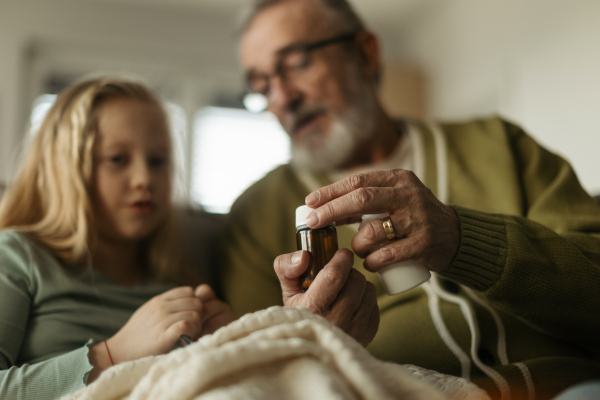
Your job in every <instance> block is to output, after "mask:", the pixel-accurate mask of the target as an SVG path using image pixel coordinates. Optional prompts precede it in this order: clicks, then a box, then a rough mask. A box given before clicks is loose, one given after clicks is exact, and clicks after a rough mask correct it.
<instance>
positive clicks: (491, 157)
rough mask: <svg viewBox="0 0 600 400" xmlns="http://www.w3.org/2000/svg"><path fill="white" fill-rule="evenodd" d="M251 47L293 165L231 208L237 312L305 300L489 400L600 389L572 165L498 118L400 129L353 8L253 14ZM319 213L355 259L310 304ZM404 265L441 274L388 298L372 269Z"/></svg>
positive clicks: (595, 295)
mask: <svg viewBox="0 0 600 400" xmlns="http://www.w3.org/2000/svg"><path fill="white" fill-rule="evenodd" d="M240 51H241V60H242V65H243V67H244V69H245V71H246V78H247V82H248V86H249V89H250V91H251V92H254V93H256V94H259V95H263V96H264V97H265V98H266V100H267V102H266V104H267V106H268V109H269V110H270V111H271V112H273V113H274V114H275V115H276V116H277V118H278V119H279V121H280V122H281V124H282V125H283V127H284V128H285V130H286V131H287V132H288V134H289V135H290V137H291V140H292V162H291V164H290V165H285V166H282V167H279V168H277V169H275V170H274V171H272V172H270V173H269V174H268V175H267V176H265V177H264V178H263V179H262V180H260V181H259V182H257V183H256V184H255V185H253V186H252V187H251V188H249V189H248V190H247V191H246V192H245V193H244V194H243V195H242V196H241V197H240V198H239V199H238V200H237V202H236V203H235V204H234V206H233V208H232V210H231V215H230V220H229V227H228V229H227V236H226V242H227V248H226V250H227V257H228V258H227V264H226V265H225V269H224V289H225V293H226V297H227V300H228V301H229V302H230V303H231V305H232V307H233V309H234V311H235V312H237V313H238V314H243V313H245V312H249V311H254V310H258V309H261V308H266V307H268V306H271V305H276V304H282V302H283V304H286V305H304V306H306V307H308V308H310V309H311V310H313V311H314V312H317V313H320V314H323V315H325V316H326V317H327V318H329V319H330V320H331V321H333V322H334V323H336V324H337V325H338V326H340V327H342V328H343V329H345V330H346V331H347V332H348V333H349V334H351V335H352V336H354V337H355V338H356V339H357V340H359V341H360V342H361V343H363V344H367V343H369V342H370V344H369V346H368V347H367V348H368V349H369V350H370V351H371V353H372V354H374V355H375V356H376V357H379V358H381V359H384V360H389V361H393V362H398V363H406V364H416V365H419V366H421V367H425V368H429V369H433V370H436V371H440V372H443V373H446V374H452V375H457V376H463V377H465V378H468V379H470V380H472V381H473V382H475V383H476V384H478V385H480V386H481V387H483V388H484V389H485V390H487V391H488V393H490V395H491V396H492V397H493V398H503V399H508V398H514V399H521V398H523V399H525V398H549V397H552V396H554V395H555V394H556V393H558V392H559V391H560V390H562V389H563V388H565V387H568V386H570V385H573V384H575V383H577V382H581V381H584V380H587V379H591V378H594V377H598V376H600V362H599V361H600V358H599V354H600V291H599V290H598V286H599V285H600V207H598V205H597V204H596V203H595V201H594V200H593V199H592V198H591V197H590V196H589V195H588V194H587V193H586V192H585V191H584V190H583V189H582V188H581V186H580V185H579V183H578V181H577V178H576V176H575V174H574V172H573V170H572V169H571V167H570V166H569V164H568V163H567V162H566V161H564V160H562V159H561V158H559V157H557V156H556V155H553V154H551V153H549V152H548V151H546V150H545V149H543V148H542V147H540V146H539V145H538V144H536V143H535V142H534V141H533V140H532V139H531V138H530V137H529V136H527V135H526V134H525V133H524V132H523V131H522V130H521V129H519V128H518V127H516V126H514V125H511V124H510V123H508V122H505V121H503V120H501V119H498V118H491V119H484V120H478V121H472V122H466V123H458V124H446V125H442V126H438V125H435V124H430V125H426V124H423V123H420V122H415V121H395V120H393V119H392V118H390V117H389V116H388V115H387V114H386V113H385V111H384V110H383V109H382V107H381V105H380V103H379V102H378V100H377V87H378V78H379V73H380V61H379V47H378V42H377V39H376V38H375V36H374V35H373V34H372V33H370V32H369V31H368V30H366V29H365V28H364V27H363V25H362V23H361V21H360V19H359V18H358V17H357V16H356V14H355V13H354V12H353V11H352V9H351V8H350V6H349V5H348V4H347V3H346V2H345V1H344V0H262V1H256V2H255V7H254V9H253V12H252V13H250V15H249V17H248V18H247V20H246V24H245V25H244V27H243V30H242V36H241V44H240ZM305 202H306V204H307V205H309V206H311V207H312V208H315V209H316V210H315V211H314V212H313V213H312V215H311V216H312V218H309V220H308V221H307V222H308V224H309V225H310V226H311V227H313V228H319V227H323V226H325V225H327V224H329V223H331V222H333V221H338V237H339V242H340V247H347V248H352V249H353V250H354V253H355V254H356V255H357V256H358V257H355V259H354V260H352V258H351V256H350V253H349V252H348V251H347V250H345V251H340V252H339V253H338V254H336V256H335V257H334V259H333V260H332V262H331V263H330V264H329V265H328V266H327V267H328V268H327V269H326V270H324V271H323V272H322V273H320V274H319V275H318V276H317V278H320V281H319V284H318V286H317V287H311V288H310V289H309V290H308V291H307V292H306V293H302V291H301V290H300V285H299V282H298V279H297V278H298V277H299V275H300V274H301V273H302V271H303V270H304V269H306V267H307V262H308V255H307V254H306V253H293V252H294V250H295V249H296V244H295V235H294V234H295V227H294V209H295V208H296V207H297V206H299V205H302V204H304V203H305ZM382 212H385V213H388V214H389V218H390V219H389V222H391V225H392V229H393V232H392V231H390V229H389V228H388V230H387V232H386V231H385V230H384V227H383V224H382V220H381V219H376V220H373V221H371V222H370V223H368V224H367V225H365V226H364V228H362V229H361V230H360V231H359V232H358V233H357V228H356V224H352V223H354V222H356V221H358V220H359V217H360V216H361V215H363V214H373V213H382ZM342 224H346V225H342ZM390 234H391V239H392V240H390V241H388V237H390ZM381 245H384V246H383V247H382V248H380V249H379V250H377V248H378V247H379V246H381ZM280 254H284V255H281V256H280ZM359 257H360V258H364V261H363V260H361V259H360V258H359ZM274 259H275V265H274V268H273V267H272V265H273V260H274ZM406 260H416V261H417V262H419V263H421V264H423V265H425V266H426V267H427V268H428V269H429V270H431V271H434V274H433V277H432V279H431V280H430V281H429V282H427V283H425V284H423V285H421V286H419V287H418V288H415V289H412V290H409V291H407V292H405V293H402V294H400V295H396V296H388V295H386V294H385V291H384V289H383V287H382V284H381V282H380V281H379V279H378V277H377V274H375V272H377V271H379V270H381V269H382V268H384V267H386V266H387V265H390V264H392V263H395V262H398V261H406ZM352 264H354V265H353V268H351V267H352ZM358 272H360V274H359V273H358ZM362 276H364V277H366V282H365V278H363V277H362ZM316 283H317V280H315V284H316ZM373 286H374V288H375V289H374V290H373ZM373 291H375V292H376V295H377V303H378V307H379V311H380V316H381V321H380V325H379V331H378V332H377V334H376V335H375V336H374V338H373V334H374V332H375V330H376V324H377V322H378V316H377V314H376V313H375V312H374V311H373V310H372V309H371V304H372V298H373ZM282 292H283V293H282ZM371 339H373V340H372V341H371Z"/></svg>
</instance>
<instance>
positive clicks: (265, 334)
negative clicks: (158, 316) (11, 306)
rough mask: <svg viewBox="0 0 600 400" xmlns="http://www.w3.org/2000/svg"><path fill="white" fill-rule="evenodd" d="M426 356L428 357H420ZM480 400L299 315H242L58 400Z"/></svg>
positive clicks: (467, 387) (452, 381)
mask: <svg viewBox="0 0 600 400" xmlns="http://www.w3.org/2000/svg"><path fill="white" fill-rule="evenodd" d="M423 351H427V349H423ZM84 399H86V400H87V399H94V400H116V399H123V400H125V399H127V400H142V399H144V400H153V399H174V400H184V399H185V400H188V399H190V400H191V399H202V400H237V399H240V400H241V399H244V400H254V399H257V400H258V399H311V400H319V399H324V400H325V399H327V400H332V399H333V400H335V399H379V400H386V399H390V400H391V399H404V400H438V399H440V400H448V399H452V400H480V399H481V400H484V399H488V400H489V397H488V395H487V394H486V393H485V392H484V391H483V390H481V389H480V388H478V387H477V386H475V385H474V384H472V383H469V382H468V381H466V380H465V379H462V378H458V377H454V376H448V375H443V374H440V373H437V372H434V371H430V370H426V369H423V368H419V367H416V366H412V365H399V364H394V363H389V362H383V361H381V360H378V359H376V358H374V357H373V356H371V354H369V352H368V351H367V350H365V349H364V348H363V347H362V346H361V345H360V344H359V343H358V342H356V341H355V340H354V339H353V338H351V337H350V336H348V335H347V334H345V333H344V332H343V331H342V330H341V329H339V328H337V327H335V326H333V325H332V324H331V323H329V322H328V321H327V320H326V319H324V318H322V317H320V316H317V315H314V314H312V313H311V312H309V311H308V310H306V309H303V308H299V307H271V308H269V309H267V310H262V311H258V312H255V313H251V314H247V315H245V316H243V317H242V318H240V319H238V320H237V321H234V322H232V323H231V324H229V325H228V326H225V327H223V328H221V329H219V330H218V331H216V332H215V333H214V334H212V335H206V336H203V337H202V338H201V339H200V340H198V341H197V342H195V343H193V344H191V345H189V346H186V347H183V348H179V349H177V350H174V351H172V352H170V353H169V354H165V355H161V356H155V357H146V358H142V359H139V360H136V361H131V362H125V363H122V364H118V365H116V366H113V367H111V368H109V369H107V370H106V371H104V372H103V373H102V374H101V375H100V376H99V377H98V379H97V380H96V381H95V382H93V383H92V384H90V385H89V386H87V387H85V388H83V389H81V390H79V391H77V392H75V393H73V394H70V395H67V396H64V397H63V398H62V400H84Z"/></svg>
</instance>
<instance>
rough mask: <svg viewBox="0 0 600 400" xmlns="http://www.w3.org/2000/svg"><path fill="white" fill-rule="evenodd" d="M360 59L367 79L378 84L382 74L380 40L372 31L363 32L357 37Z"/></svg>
mask: <svg viewBox="0 0 600 400" xmlns="http://www.w3.org/2000/svg"><path fill="white" fill-rule="evenodd" d="M356 45H357V48H358V57H359V62H360V66H361V71H362V72H363V74H364V76H365V78H367V79H368V80H369V81H370V82H375V83H376V82H378V81H379V79H380V76H379V75H380V73H381V60H380V56H381V53H380V47H379V39H377V36H375V34H374V33H373V32H371V31H367V30H362V31H360V32H358V34H357V35H356Z"/></svg>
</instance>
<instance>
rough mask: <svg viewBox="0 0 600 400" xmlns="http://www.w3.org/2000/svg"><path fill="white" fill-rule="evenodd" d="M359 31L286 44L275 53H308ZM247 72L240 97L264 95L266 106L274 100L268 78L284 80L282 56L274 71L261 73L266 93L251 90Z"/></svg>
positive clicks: (353, 35) (352, 37)
mask: <svg viewBox="0 0 600 400" xmlns="http://www.w3.org/2000/svg"><path fill="white" fill-rule="evenodd" d="M359 32H360V31H355V32H348V33H343V34H340V35H337V36H334V37H331V38H328V39H323V40H319V41H318V42H313V43H307V44H299V43H294V44H291V45H289V46H286V47H284V48H282V49H279V50H277V54H279V55H281V54H284V53H287V52H291V51H302V52H304V53H306V54H309V53H310V52H311V51H313V50H317V49H320V48H322V47H326V46H329V45H332V44H336V43H341V42H345V41H349V40H354V39H356V35H358V33H359ZM248 75H249V74H246V85H247V86H248V88H247V89H246V91H245V92H244V93H243V95H242V98H243V97H245V96H247V95H261V96H264V97H265V98H266V99H267V106H266V107H265V109H267V108H268V106H269V105H271V103H272V102H273V101H274V100H275V99H270V96H269V90H270V86H271V84H270V80H271V78H273V77H276V76H279V77H280V79H282V80H285V79H286V78H285V73H284V71H283V57H280V58H279V60H278V61H277V65H276V67H275V71H273V72H272V73H270V74H263V77H264V78H266V79H267V90H266V94H263V93H260V92H256V91H252V90H251V89H250V88H249V86H250V85H248V81H249V79H248V78H249V77H248Z"/></svg>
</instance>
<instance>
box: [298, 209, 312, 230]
mask: <svg viewBox="0 0 600 400" xmlns="http://www.w3.org/2000/svg"><path fill="white" fill-rule="evenodd" d="M312 210H313V209H312V208H310V207H309V206H300V207H298V208H296V228H298V227H301V226H302V225H306V217H308V214H310V212H311V211H312Z"/></svg>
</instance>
